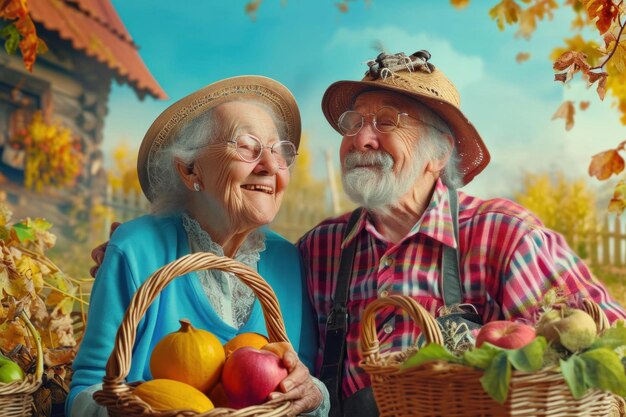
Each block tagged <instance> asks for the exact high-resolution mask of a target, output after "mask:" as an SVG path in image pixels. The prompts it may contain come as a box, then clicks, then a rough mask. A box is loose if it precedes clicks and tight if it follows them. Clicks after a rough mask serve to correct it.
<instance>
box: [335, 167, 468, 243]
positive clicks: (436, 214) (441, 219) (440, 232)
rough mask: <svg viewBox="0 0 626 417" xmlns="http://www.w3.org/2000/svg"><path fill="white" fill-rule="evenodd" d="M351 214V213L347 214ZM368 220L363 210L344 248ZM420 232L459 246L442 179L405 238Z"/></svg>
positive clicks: (350, 231) (344, 240) (349, 233)
mask: <svg viewBox="0 0 626 417" xmlns="http://www.w3.org/2000/svg"><path fill="white" fill-rule="evenodd" d="M350 215H351V213H350V214H348V215H347V216H350ZM348 218H349V217H348ZM368 221H369V220H368V216H367V211H366V210H361V214H360V216H359V218H358V220H357V222H356V225H355V226H354V227H353V228H352V230H349V231H347V232H346V233H347V234H346V235H345V238H344V239H343V241H342V242H341V248H342V249H343V248H345V247H346V246H347V245H348V244H349V243H350V241H351V240H352V239H354V238H355V236H357V235H358V234H359V233H360V232H361V230H362V229H363V228H365V226H366V224H367V222H368ZM372 229H373V228H372ZM418 233H421V234H422V235H425V236H429V237H431V238H433V239H435V240H437V241H439V242H441V243H442V244H444V245H446V246H450V247H452V248H454V249H456V248H457V242H456V239H455V238H454V228H453V225H452V213H451V211H450V198H449V197H448V187H446V186H445V185H444V184H443V182H442V181H441V179H438V180H437V182H436V183H435V189H434V191H433V195H432V197H431V200H430V203H429V204H428V207H427V208H426V211H425V212H424V214H423V215H422V217H421V218H420V219H419V220H418V221H417V223H415V225H414V226H413V227H412V228H411V230H410V231H409V233H408V234H407V235H406V236H405V238H404V239H408V238H410V237H412V236H415V235H416V234H418ZM404 239H403V240H404Z"/></svg>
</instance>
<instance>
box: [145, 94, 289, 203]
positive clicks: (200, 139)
mask: <svg viewBox="0 0 626 417" xmlns="http://www.w3.org/2000/svg"><path fill="white" fill-rule="evenodd" d="M233 101H245V102H247V103H251V104H254V105H256V106H258V107H260V108H262V109H263V110H265V111H266V112H267V113H268V114H269V115H270V116H271V117H272V120H273V121H274V124H275V125H276V129H277V130H278V133H279V135H280V137H285V135H286V127H285V123H284V122H283V121H282V120H281V119H280V118H279V117H278V116H277V114H276V111H275V110H274V109H273V108H272V107H271V106H269V105H268V104H267V103H266V102H264V101H262V100H261V99H256V98H253V97H252V98H251V97H240V96H233V98H232V100H228V101H225V102H224V103H221V104H219V105H218V106H216V107H212V108H211V109H209V110H207V111H205V112H204V113H202V114H200V115H198V116H196V117H193V118H191V119H190V120H188V121H186V122H184V123H183V124H182V125H181V127H180V128H179V129H178V130H177V131H176V132H174V133H172V135H173V136H172V139H171V140H170V141H169V144H168V145H167V146H164V147H162V148H160V149H159V150H157V151H156V153H155V156H154V160H153V163H151V165H150V166H151V170H150V172H148V175H149V177H150V184H151V186H152V189H153V195H154V199H153V200H152V203H151V206H150V211H151V212H152V213H154V214H167V213H176V212H181V211H184V210H185V208H186V206H185V202H186V200H187V197H188V194H189V193H190V192H191V191H190V190H189V189H187V187H186V186H185V184H184V183H183V182H182V180H181V178H180V175H179V173H178V171H177V169H176V160H180V161H181V162H182V163H183V164H186V165H188V166H191V165H192V164H193V163H194V161H195V160H196V158H197V157H198V154H199V152H200V151H202V150H203V149H204V147H205V146H206V145H209V144H211V143H214V142H217V141H218V140H219V139H221V138H222V136H223V135H225V134H227V133H228V132H224V131H222V129H221V127H222V126H223V125H224V124H223V121H222V120H220V119H219V118H218V117H216V114H215V110H216V109H217V108H218V107H219V106H221V105H222V104H226V103H230V102H233Z"/></svg>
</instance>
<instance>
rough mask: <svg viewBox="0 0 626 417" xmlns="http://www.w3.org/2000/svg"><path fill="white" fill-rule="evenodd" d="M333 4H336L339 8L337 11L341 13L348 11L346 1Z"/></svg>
mask: <svg viewBox="0 0 626 417" xmlns="http://www.w3.org/2000/svg"><path fill="white" fill-rule="evenodd" d="M335 5H336V6H337V8H338V9H339V11H340V12H341V13H347V12H348V3H346V2H345V1H343V2H341V3H335Z"/></svg>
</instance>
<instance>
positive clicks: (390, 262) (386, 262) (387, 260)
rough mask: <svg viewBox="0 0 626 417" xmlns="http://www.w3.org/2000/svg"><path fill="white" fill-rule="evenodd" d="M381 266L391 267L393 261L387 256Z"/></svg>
mask: <svg viewBox="0 0 626 417" xmlns="http://www.w3.org/2000/svg"><path fill="white" fill-rule="evenodd" d="M383 265H385V266H391V265H393V259H392V258H390V257H388V256H385V259H384V260H383Z"/></svg>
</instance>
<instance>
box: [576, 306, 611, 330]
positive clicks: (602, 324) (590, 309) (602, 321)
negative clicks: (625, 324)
mask: <svg viewBox="0 0 626 417" xmlns="http://www.w3.org/2000/svg"><path fill="white" fill-rule="evenodd" d="M582 309H583V310H584V311H585V312H586V313H587V314H589V315H590V316H591V317H593V320H594V321H595V322H596V326H597V327H598V334H599V335H601V334H602V333H604V331H605V330H606V329H608V328H609V327H611V324H610V323H609V319H608V318H607V317H606V314H604V311H602V309H601V308H600V306H599V305H598V304H596V302H595V301H593V300H590V299H588V298H585V299H583V304H582Z"/></svg>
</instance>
